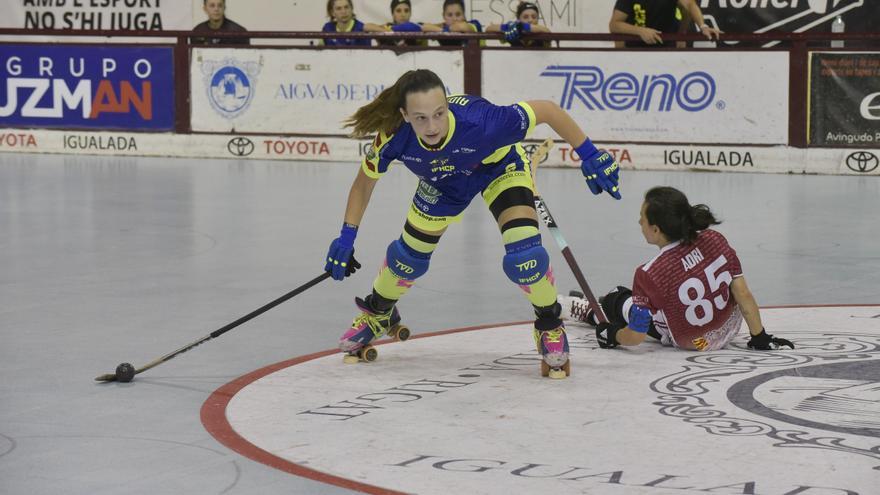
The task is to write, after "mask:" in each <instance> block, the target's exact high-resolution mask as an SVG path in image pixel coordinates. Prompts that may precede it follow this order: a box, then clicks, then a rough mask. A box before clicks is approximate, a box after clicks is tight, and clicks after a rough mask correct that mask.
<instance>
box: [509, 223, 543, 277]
mask: <svg viewBox="0 0 880 495" xmlns="http://www.w3.org/2000/svg"><path fill="white" fill-rule="evenodd" d="M505 247H506V248H507V254H505V255H504V260H503V261H502V266H503V267H504V274H505V275H507V278H509V279H510V280H512V281H513V283H515V284H517V285H532V284H534V283H537V282H538V281H539V280H541V279H542V278H543V277H544V275H546V274H547V271H548V270H549V269H550V255H548V254H547V250H546V249H544V246H542V245H541V236H540V235H536V236H533V237H529V238H528V239H523V240H521V241H517V242H513V243H510V244H508V245H507V246H505Z"/></svg>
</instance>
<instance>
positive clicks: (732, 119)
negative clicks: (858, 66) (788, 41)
mask: <svg viewBox="0 0 880 495" xmlns="http://www.w3.org/2000/svg"><path fill="white" fill-rule="evenodd" d="M510 67H517V75H516V77H498V74H506V73H508V72H509V68H510ZM483 94H485V95H490V96H489V98H490V99H492V100H493V101H495V102H497V103H511V102H516V101H519V100H523V99H526V100H528V99H547V100H552V101H555V102H557V103H559V105H560V106H561V107H562V108H564V109H565V110H567V111H568V112H569V113H571V115H572V116H573V117H574V118H575V120H577V121H578V122H580V123H581V124H582V125H583V127H584V129H585V130H586V132H587V134H588V135H589V136H590V137H591V138H592V139H593V140H604V141H623V142H626V141H630V142H631V141H642V142H672V143H676V142H677V143H739V144H744V143H748V144H786V143H787V142H788V54H787V53H786V52H776V51H767V52H750V53H749V54H748V56H743V55H742V54H741V53H738V52H721V53H693V52H690V53H686V54H683V53H675V52H652V53H647V52H628V53H626V56H621V55H620V54H619V53H616V52H592V53H589V54H586V55H585V54H584V53H578V52H571V51H544V52H540V53H539V52H522V51H520V52H514V51H490V52H486V53H484V54H483ZM550 132H551V131H550V130H548V129H547V128H546V126H541V127H539V128H538V130H537V132H536V137H549V136H550Z"/></svg>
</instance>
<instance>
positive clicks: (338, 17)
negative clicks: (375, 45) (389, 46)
mask: <svg viewBox="0 0 880 495" xmlns="http://www.w3.org/2000/svg"><path fill="white" fill-rule="evenodd" d="M327 17H329V18H330V22H328V23H326V24H324V27H323V28H322V29H321V31H323V32H325V33H362V32H368V33H384V32H385V28H384V27H382V26H380V25H378V24H371V23H363V22H361V21H359V20H357V19H355V15H354V5H352V3H351V0H327ZM323 42H324V44H325V45H327V46H370V44H371V43H370V40H369V39H368V38H358V39H353V38H327V39H324V40H323Z"/></svg>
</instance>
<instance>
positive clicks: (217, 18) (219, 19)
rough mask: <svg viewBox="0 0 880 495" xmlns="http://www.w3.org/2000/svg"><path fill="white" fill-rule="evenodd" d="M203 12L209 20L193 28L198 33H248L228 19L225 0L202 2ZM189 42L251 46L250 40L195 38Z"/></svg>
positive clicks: (205, 0) (204, 0)
mask: <svg viewBox="0 0 880 495" xmlns="http://www.w3.org/2000/svg"><path fill="white" fill-rule="evenodd" d="M202 10H204V11H205V14H208V20H207V21H205V22H203V23H201V24H199V25H197V26H196V27H194V28H193V31H194V32H196V33H204V34H214V33H244V32H247V29H245V28H244V27H243V26H241V25H240V24H238V23H236V22H233V21H231V20H229V19H227V18H226V1H225V0H202ZM189 42H190V43H191V44H193V45H250V44H251V40H250V38H211V37H207V36H206V37H193V38H190V40H189Z"/></svg>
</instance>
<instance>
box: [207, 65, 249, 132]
mask: <svg viewBox="0 0 880 495" xmlns="http://www.w3.org/2000/svg"><path fill="white" fill-rule="evenodd" d="M202 73H203V74H205V86H206V89H207V91H208V101H209V102H210V103H211V107H212V108H213V109H214V110H215V111H216V112H217V113H218V114H220V115H221V116H223V117H225V118H227V119H232V118H235V117H237V116H239V115H241V114H242V113H244V112H245V111H246V110H247V109H248V107H250V105H251V103H252V102H253V101H254V93H255V85H256V78H257V75H258V74H259V73H260V64H259V63H257V62H239V61H238V60H236V59H234V58H227V59H224V60H222V61H219V62H218V61H214V60H205V61H204V62H202Z"/></svg>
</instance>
